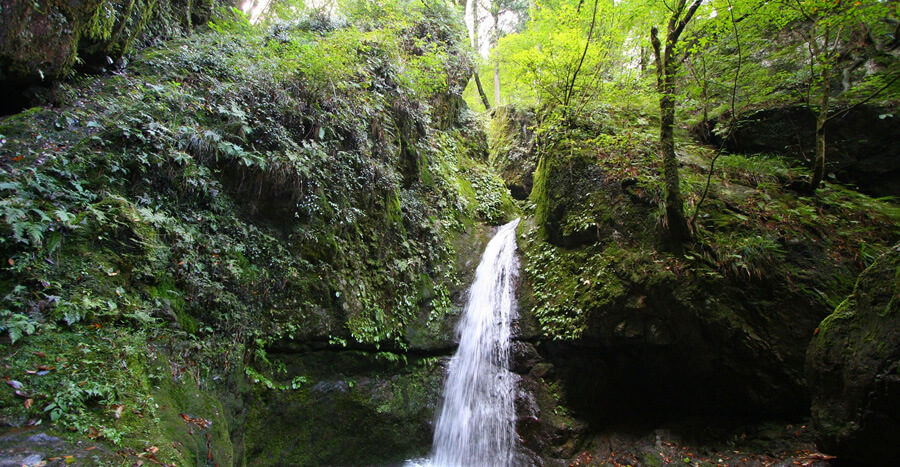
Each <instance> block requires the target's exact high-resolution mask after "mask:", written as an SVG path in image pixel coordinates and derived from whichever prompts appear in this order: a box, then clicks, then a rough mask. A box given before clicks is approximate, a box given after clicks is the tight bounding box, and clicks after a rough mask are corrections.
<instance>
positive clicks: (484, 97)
mask: <svg viewBox="0 0 900 467" xmlns="http://www.w3.org/2000/svg"><path fill="white" fill-rule="evenodd" d="M474 75H475V86H476V87H477V88H478V95H479V96H481V102H482V103H483V104H484V109H485V110H491V102H490V101H489V100H488V97H487V94H485V93H484V88H483V87H481V78H479V77H478V70H475V73H474Z"/></svg>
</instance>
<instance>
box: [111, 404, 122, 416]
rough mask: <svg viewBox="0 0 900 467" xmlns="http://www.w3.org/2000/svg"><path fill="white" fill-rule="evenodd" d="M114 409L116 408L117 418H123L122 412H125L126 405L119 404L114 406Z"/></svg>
mask: <svg viewBox="0 0 900 467" xmlns="http://www.w3.org/2000/svg"><path fill="white" fill-rule="evenodd" d="M112 407H115V416H116V418H119V417H121V416H122V411H123V410H125V404H117V405H113V406H112Z"/></svg>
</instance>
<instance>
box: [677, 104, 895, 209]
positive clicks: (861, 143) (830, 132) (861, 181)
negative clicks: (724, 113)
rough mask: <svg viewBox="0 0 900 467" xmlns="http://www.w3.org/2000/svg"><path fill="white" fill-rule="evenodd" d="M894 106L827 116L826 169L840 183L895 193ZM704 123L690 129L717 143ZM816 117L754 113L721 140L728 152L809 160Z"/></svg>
mask: <svg viewBox="0 0 900 467" xmlns="http://www.w3.org/2000/svg"><path fill="white" fill-rule="evenodd" d="M898 118H900V115H897V116H895V115H894V109H891V108H886V107H881V106H875V105H864V106H860V107H856V108H854V109H851V110H850V111H849V112H846V114H843V115H837V116H836V117H835V118H833V119H832V120H829V122H828V123H827V125H826V127H825V131H826V134H825V141H826V145H827V146H826V151H827V153H826V156H825V162H826V170H827V171H828V172H829V173H831V174H833V175H834V176H835V177H836V178H837V179H838V180H840V181H842V182H844V183H851V184H855V185H858V186H859V188H860V189H861V190H862V191H864V192H866V193H870V194H873V195H875V196H900V183H898V180H900V125H897V122H896V120H897V119H898ZM716 125H717V122H709V123H707V124H706V125H704V126H703V127H702V128H700V127H698V128H695V129H694V130H695V131H694V133H695V135H696V136H698V137H699V138H700V139H701V140H704V141H705V142H708V143H713V144H722V141H721V140H719V139H718V138H717V137H716V136H715V135H714V133H713V132H710V131H708V129H710V128H714V127H715V126H716ZM815 133H816V118H815V115H814V114H813V113H812V112H810V111H809V109H807V108H805V107H802V106H788V107H776V108H771V109H763V110H760V111H758V112H755V113H753V114H751V115H749V116H747V117H746V118H744V119H742V120H741V121H740V124H739V125H738V126H737V128H736V129H735V131H734V134H733V135H732V137H731V138H729V139H728V141H725V142H724V144H725V146H726V147H727V149H728V150H729V151H730V152H734V153H743V154H752V153H776V154H782V155H785V156H789V157H792V158H795V159H797V160H799V161H801V163H804V164H811V160H812V157H813V152H814V150H815Z"/></svg>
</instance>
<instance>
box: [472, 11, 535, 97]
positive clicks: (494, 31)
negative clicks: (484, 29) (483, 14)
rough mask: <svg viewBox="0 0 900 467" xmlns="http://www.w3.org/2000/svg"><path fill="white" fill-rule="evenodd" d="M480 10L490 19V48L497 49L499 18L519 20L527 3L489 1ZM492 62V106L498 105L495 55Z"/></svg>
mask: <svg viewBox="0 0 900 467" xmlns="http://www.w3.org/2000/svg"><path fill="white" fill-rule="evenodd" d="M482 8H484V9H485V10H487V12H488V14H489V15H490V17H491V35H490V41H491V48H492V49H493V48H495V47H497V42H498V41H499V40H500V37H501V36H502V35H503V31H502V30H501V29H500V16H501V15H503V14H505V13H514V14H515V15H516V16H517V17H518V18H519V19H520V20H521V19H522V17H523V15H522V12H523V11H525V10H526V9H527V8H528V2H527V1H525V0H489V1H488V2H486V3H483V4H482ZM493 62H494V105H497V106H499V105H500V59H499V58H498V57H497V56H496V55H495V56H494V58H493Z"/></svg>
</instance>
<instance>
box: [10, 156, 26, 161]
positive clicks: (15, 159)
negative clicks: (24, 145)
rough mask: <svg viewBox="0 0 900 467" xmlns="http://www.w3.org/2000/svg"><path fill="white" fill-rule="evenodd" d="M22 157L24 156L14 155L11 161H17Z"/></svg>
mask: <svg viewBox="0 0 900 467" xmlns="http://www.w3.org/2000/svg"><path fill="white" fill-rule="evenodd" d="M24 158H25V156H16V157H13V158H12V161H13V162H19V161H20V160H22V159H24Z"/></svg>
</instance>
